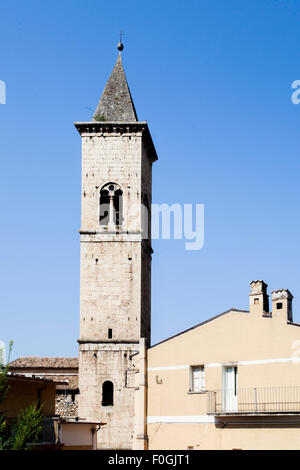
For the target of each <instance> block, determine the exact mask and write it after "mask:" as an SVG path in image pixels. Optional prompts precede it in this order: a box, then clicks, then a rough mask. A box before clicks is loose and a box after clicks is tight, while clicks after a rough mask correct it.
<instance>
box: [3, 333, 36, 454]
mask: <svg viewBox="0 0 300 470" xmlns="http://www.w3.org/2000/svg"><path fill="white" fill-rule="evenodd" d="M12 345H13V343H12V341H10V343H9V355H8V361H7V364H6V365H0V404H2V403H3V402H5V400H6V398H7V396H8V394H9V385H8V372H9V358H10V354H11V350H12ZM41 420H42V413H41V409H40V407H38V403H37V402H36V403H32V404H31V405H30V406H28V407H27V408H25V409H24V410H21V411H20V413H19V415H18V418H17V420H16V422H15V423H13V424H9V423H8V422H7V418H6V414H5V412H2V413H1V412H0V450H27V449H30V448H31V447H32V444H33V443H34V442H37V439H38V435H39V432H40V431H41V429H42V426H41Z"/></svg>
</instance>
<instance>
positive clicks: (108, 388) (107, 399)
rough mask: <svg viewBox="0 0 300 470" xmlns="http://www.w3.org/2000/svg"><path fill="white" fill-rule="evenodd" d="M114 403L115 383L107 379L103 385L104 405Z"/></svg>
mask: <svg viewBox="0 0 300 470" xmlns="http://www.w3.org/2000/svg"><path fill="white" fill-rule="evenodd" d="M113 404H114V385H113V383H112V382H110V380H107V381H106V382H104V383H103V385H102V406H113Z"/></svg>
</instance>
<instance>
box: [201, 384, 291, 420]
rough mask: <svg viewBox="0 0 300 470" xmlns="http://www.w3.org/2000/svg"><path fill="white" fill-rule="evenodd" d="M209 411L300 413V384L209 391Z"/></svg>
mask: <svg viewBox="0 0 300 470" xmlns="http://www.w3.org/2000/svg"><path fill="white" fill-rule="evenodd" d="M207 412H208V413H228V414H230V413H231V414H234V413H288V412H291V413H297V412H299V413H300V386H299V387H298V386H294V387H254V388H238V389H237V390H233V389H232V390H231V389H230V390H225V389H223V390H214V391H208V392H207Z"/></svg>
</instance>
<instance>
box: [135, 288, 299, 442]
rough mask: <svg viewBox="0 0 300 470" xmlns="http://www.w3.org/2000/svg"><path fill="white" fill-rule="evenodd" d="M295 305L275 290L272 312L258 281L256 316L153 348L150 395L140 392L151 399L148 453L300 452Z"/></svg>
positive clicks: (253, 297)
mask: <svg viewBox="0 0 300 470" xmlns="http://www.w3.org/2000/svg"><path fill="white" fill-rule="evenodd" d="M292 298H293V297H292V295H291V293H290V292H289V291H288V290H283V289H280V290H277V291H273V292H272V312H270V311H269V301H268V295H267V285H266V284H265V283H264V282H263V281H253V282H252V283H251V284H250V309H249V311H244V310H236V309H231V310H229V311H227V312H224V313H222V314H220V315H217V316H215V317H213V318H211V319H209V320H207V321H205V322H203V323H200V324H199V325H196V326H194V327H193V328H190V329H189V330H186V331H183V332H182V333H179V334H178V335H176V336H173V337H171V338H169V339H167V340H165V341H162V342H160V343H159V344H156V345H154V346H152V347H151V348H150V349H148V351H147V368H148V377H147V383H148V390H147V393H146V394H142V393H141V390H140V388H139V390H138V391H137V394H140V395H139V398H140V402H141V400H143V397H146V399H144V402H143V403H144V411H145V420H144V429H145V434H144V437H145V440H144V445H145V447H144V448H146V446H148V448H149V449H195V450H201V449H216V450H217V449H249V450H252V449H299V448H300V329H299V326H300V325H299V324H296V323H294V322H293V318H292ZM144 362H145V359H143V363H144ZM141 370H143V367H141ZM139 380H140V383H141V382H143V379H142V378H140V379H139ZM145 382H146V381H145ZM137 401H138V400H137ZM140 406H141V404H140ZM140 409H141V408H140ZM141 422H142V420H141V419H140V420H139V423H140V424H141ZM141 429H142V428H141V426H140V428H139V429H137V433H138V432H139V433H140V434H139V438H140V439H141ZM136 442H137V441H136ZM139 442H141V441H139ZM140 448H141V447H140Z"/></svg>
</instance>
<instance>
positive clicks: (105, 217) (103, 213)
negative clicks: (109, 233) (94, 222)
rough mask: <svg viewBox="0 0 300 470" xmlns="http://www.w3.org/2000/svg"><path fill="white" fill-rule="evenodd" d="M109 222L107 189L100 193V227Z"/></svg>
mask: <svg viewBox="0 0 300 470" xmlns="http://www.w3.org/2000/svg"><path fill="white" fill-rule="evenodd" d="M108 222H109V192H108V191H107V190H106V189H102V190H101V191H100V225H107V224H108Z"/></svg>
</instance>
